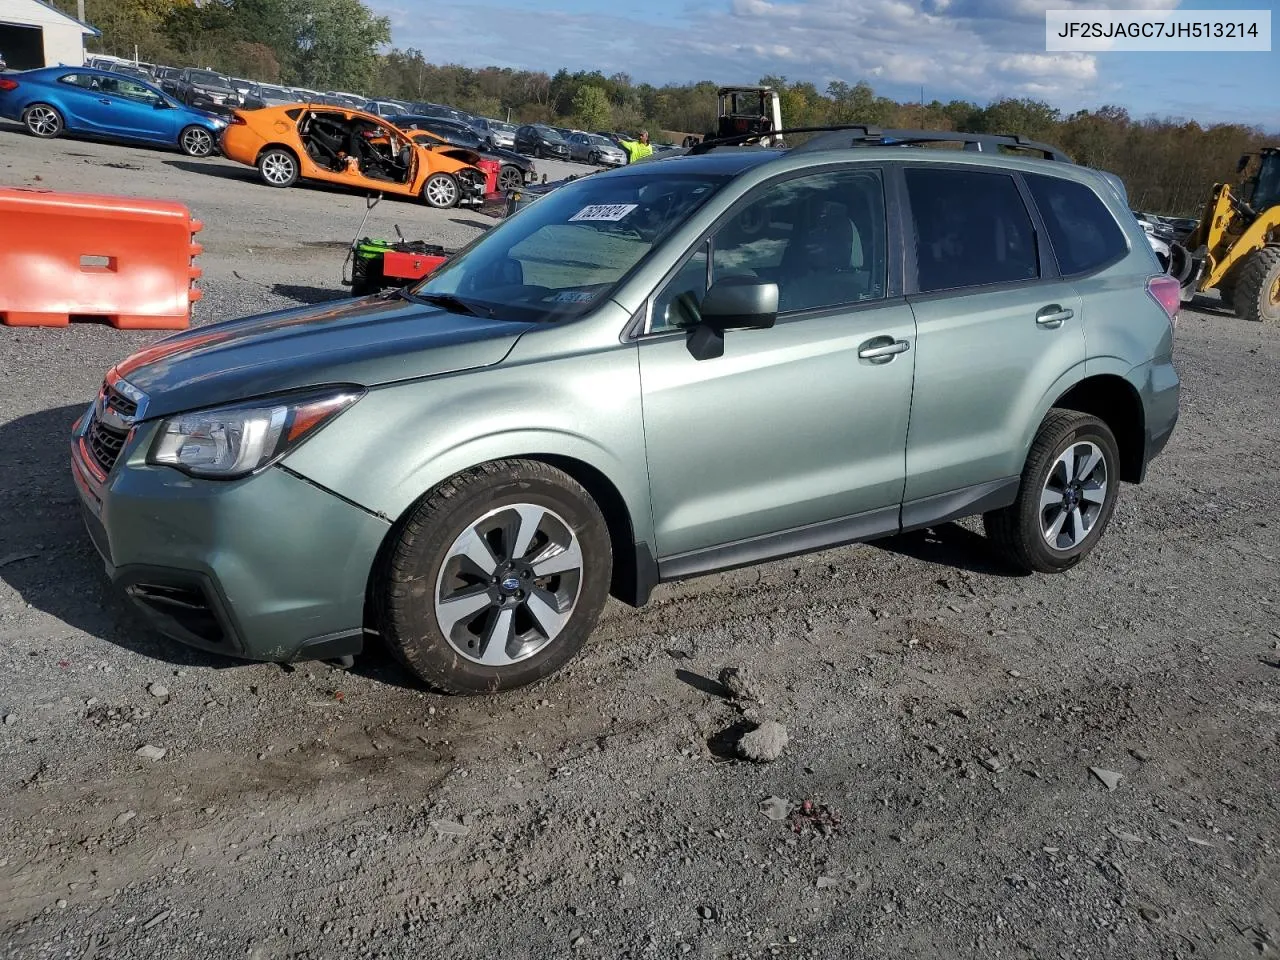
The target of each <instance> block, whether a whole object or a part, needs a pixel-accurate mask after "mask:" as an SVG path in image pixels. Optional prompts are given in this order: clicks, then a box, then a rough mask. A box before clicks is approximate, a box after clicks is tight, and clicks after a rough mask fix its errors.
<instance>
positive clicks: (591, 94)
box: [573, 84, 613, 130]
mask: <svg viewBox="0 0 1280 960" xmlns="http://www.w3.org/2000/svg"><path fill="white" fill-rule="evenodd" d="M573 115H574V116H575V117H576V118H577V120H578V126H579V127H580V128H581V129H583V130H604V129H607V128H608V127H609V125H610V124H612V123H613V110H612V108H611V107H610V105H609V95H608V94H607V93H605V92H604V90H602V89H600V87H596V86H592V85H590V84H588V85H587V86H584V87H579V88H578V92H577V93H576V94H574V97H573Z"/></svg>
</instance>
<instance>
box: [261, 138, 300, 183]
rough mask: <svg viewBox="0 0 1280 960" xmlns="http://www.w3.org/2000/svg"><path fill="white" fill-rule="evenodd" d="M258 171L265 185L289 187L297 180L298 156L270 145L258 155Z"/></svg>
mask: <svg viewBox="0 0 1280 960" xmlns="http://www.w3.org/2000/svg"><path fill="white" fill-rule="evenodd" d="M258 173H259V174H260V175H261V177H262V181H263V183H265V184H267V186H270V187H291V186H293V185H294V183H296V182H297V180H298V158H297V157H295V156H294V155H293V154H292V153H290V152H289V151H288V150H285V149H283V148H281V147H272V148H271V149H270V150H264V151H263V152H262V155H261V156H259V157H258Z"/></svg>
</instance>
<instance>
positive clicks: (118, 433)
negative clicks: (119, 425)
mask: <svg viewBox="0 0 1280 960" xmlns="http://www.w3.org/2000/svg"><path fill="white" fill-rule="evenodd" d="M127 436H128V434H127V433H126V432H124V431H122V430H113V429H111V427H108V426H107V425H106V424H105V423H103V422H102V421H100V420H99V419H98V415H97V413H96V412H95V413H94V415H93V422H92V423H90V424H89V436H88V441H89V453H90V454H91V455H92V456H93V460H94V462H95V463H96V464H97V465H98V466H99V467H100V468H101V469H102V472H103V473H110V472H111V468H112V467H114V466H115V465H116V460H118V459H119V458H120V451H121V450H123V449H124V440H125V437H127Z"/></svg>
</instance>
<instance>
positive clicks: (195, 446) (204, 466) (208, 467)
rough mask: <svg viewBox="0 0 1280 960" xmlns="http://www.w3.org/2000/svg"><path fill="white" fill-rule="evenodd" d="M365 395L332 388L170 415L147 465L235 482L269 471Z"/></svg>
mask: <svg viewBox="0 0 1280 960" xmlns="http://www.w3.org/2000/svg"><path fill="white" fill-rule="evenodd" d="M363 395H364V391H363V390H362V389H361V388H359V387H331V388H328V389H326V390H322V391H314V390H313V391H308V392H307V393H304V394H293V395H290V396H285V397H275V398H267V399H264V400H259V401H252V402H249V403H243V404H235V405H233V406H227V407H216V408H214V409H212V410H199V411H196V412H194V413H183V414H179V415H178V416H176V417H170V418H169V419H168V420H166V421H164V423H163V424H162V425H161V427H160V431H159V433H157V435H156V438H155V440H154V441H153V442H152V444H151V452H150V453H149V454H148V455H147V462H148V463H152V464H157V465H160V466H166V467H174V468H176V469H178V470H181V471H182V472H183V473H187V474H190V475H191V476H193V477H206V478H209V479H217V480H232V479H235V478H237V477H243V476H246V475H248V474H250V473H254V472H256V471H258V470H261V469H263V468H265V467H269V466H270V465H271V464H273V463H275V462H276V461H277V460H279V459H280V458H281V457H283V456H284V455H285V454H286V453H288V452H289V451H290V450H292V449H294V448H295V447H297V446H298V445H299V444H301V443H302V442H303V441H304V440H306V439H307V438H308V437H310V436H312V435H313V434H314V433H315V432H316V431H318V430H319V429H320V428H321V427H323V426H324V425H325V424H326V423H328V422H329V421H331V420H332V419H333V418H334V417H336V416H337V415H338V414H340V413H342V411H343V410H345V409H347V407H349V406H351V405H352V404H353V403H355V402H356V401H357V400H359V399H360V397H362V396H363Z"/></svg>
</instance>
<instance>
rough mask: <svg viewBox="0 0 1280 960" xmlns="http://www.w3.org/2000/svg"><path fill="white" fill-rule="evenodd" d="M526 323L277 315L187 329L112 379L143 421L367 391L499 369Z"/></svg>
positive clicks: (342, 311)
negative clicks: (277, 397)
mask: <svg viewBox="0 0 1280 960" xmlns="http://www.w3.org/2000/svg"><path fill="white" fill-rule="evenodd" d="M531 326H533V324H530V323H516V322H512V321H506V320H488V319H484V318H481V317H473V316H469V315H466V314H458V313H448V312H446V311H444V310H441V309H439V308H437V307H432V306H424V305H421V304H416V303H412V302H410V301H408V300H404V299H401V298H399V297H395V298H392V299H383V298H380V297H370V298H365V299H360V300H342V301H339V302H337V303H328V304H322V305H320V306H313V307H304V308H301V309H297V310H282V311H279V312H277V313H268V314H263V315H260V316H256V317H246V318H244V319H241V320H228V321H225V322H222V323H215V324H210V325H209V326H205V327H198V328H196V329H194V330H187V331H184V332H183V333H180V334H177V335H176V336H172V337H166V338H165V339H164V340H160V341H159V342H157V343H155V344H153V345H152V346H150V347H148V348H147V349H145V350H141V351H139V352H138V353H135V354H134V355H133V356H131V357H129V358H128V359H127V360H124V361H122V362H121V363H120V364H119V365H118V366H117V367H116V371H117V373H119V374H120V376H122V377H124V378H125V379H126V380H128V381H129V382H130V383H131V384H133V385H134V386H135V387H137V388H138V389H139V390H141V391H142V392H143V393H145V394H146V395H147V398H148V402H147V409H146V414H145V416H146V417H147V418H151V417H157V416H167V415H169V414H173V413H181V412H183V411H186V410H195V409H199V408H202V407H211V406H217V405H219V404H225V403H233V402H236V401H238V400H246V399H251V398H253V397H259V396H263V395H266V394H272V393H278V392H281V391H285V390H292V389H295V388H301V387H311V386H321V385H324V384H330V383H352V384H358V385H360V386H366V387H369V386H375V385H377V384H380V383H389V382H393V381H397V380H412V379H416V378H420V377H429V376H433V375H437V374H444V373H452V372H455V371H458V370H466V369H470V368H473V367H485V366H490V365H492V364H495V363H498V362H499V361H501V360H502V358H503V357H505V356H506V355H507V354H508V353H509V352H510V350H511V348H512V347H513V346H514V345H515V342H516V340H518V339H519V337H520V335H521V334H522V333H524V332H525V331H526V330H528V329H529V328H530V327H531Z"/></svg>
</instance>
